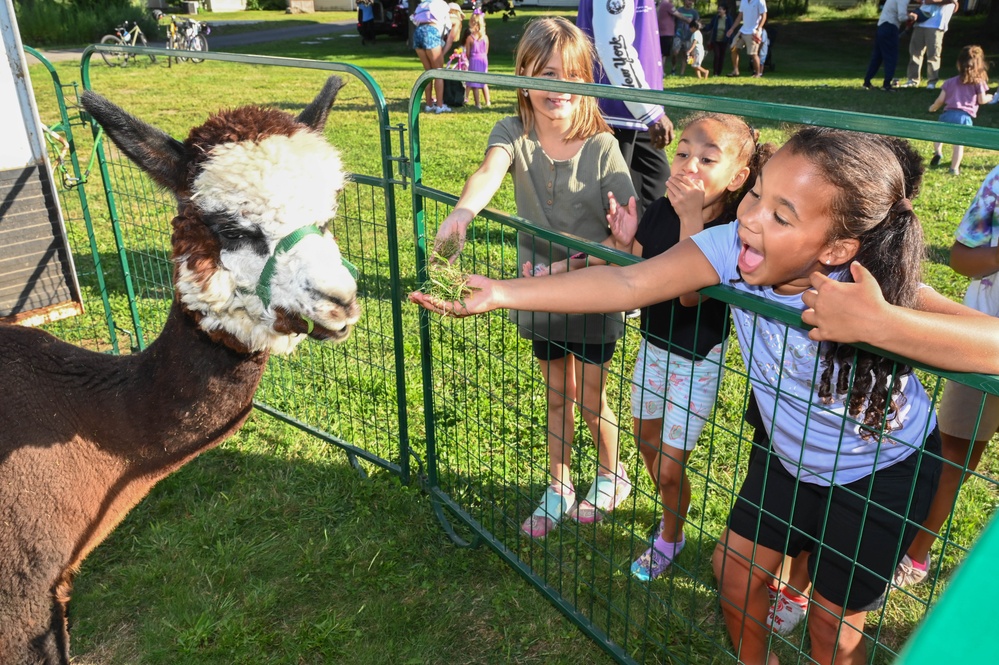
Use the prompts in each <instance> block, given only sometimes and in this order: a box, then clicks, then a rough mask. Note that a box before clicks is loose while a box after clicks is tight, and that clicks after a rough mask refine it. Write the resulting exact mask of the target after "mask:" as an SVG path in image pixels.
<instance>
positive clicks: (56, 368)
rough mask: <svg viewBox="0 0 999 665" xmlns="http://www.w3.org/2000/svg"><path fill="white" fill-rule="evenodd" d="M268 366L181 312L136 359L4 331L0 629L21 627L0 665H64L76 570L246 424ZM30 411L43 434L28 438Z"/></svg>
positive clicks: (0, 346)
mask: <svg viewBox="0 0 999 665" xmlns="http://www.w3.org/2000/svg"><path fill="white" fill-rule="evenodd" d="M29 350H33V352H31V353H30V357H31V358H32V362H31V365H30V366H29V365H27V364H26V363H24V362H23V361H21V360H20V359H22V358H25V357H26V356H28V355H29ZM266 361H267V353H266V352H258V353H237V352H235V351H232V350H230V349H228V348H227V347H225V346H222V345H219V344H215V343H213V342H211V341H210V340H209V338H208V336H207V335H206V334H205V333H204V332H202V331H201V330H200V329H198V328H197V326H196V325H195V323H194V321H193V320H192V319H191V318H190V317H189V316H186V315H185V314H184V313H183V312H182V311H181V310H180V308H179V307H178V306H177V305H176V304H174V306H173V309H172V311H171V315H170V318H169V319H168V321H167V324H166V327H165V329H164V334H163V335H162V336H161V337H160V338H159V339H157V340H156V341H155V342H153V344H151V345H150V346H149V348H148V349H147V350H146V351H144V352H143V353H140V354H136V355H132V356H121V357H119V356H110V355H106V354H100V353H93V352H90V351H85V350H83V349H79V348H76V347H74V346H72V345H69V344H66V343H65V342H62V341H60V340H58V339H56V338H55V337H52V336H51V335H48V334H47V333H44V332H40V331H37V330H31V329H26V328H19V327H15V326H0V386H4V387H7V386H20V387H21V389H20V390H18V392H17V393H16V394H7V393H8V391H7V390H6V389H0V394H2V395H3V398H2V400H0V478H2V479H3V482H2V483H0V516H2V517H0V543H6V544H8V545H10V544H13V545H14V547H13V548H9V547H7V546H6V545H5V548H6V549H8V550H11V549H12V553H11V555H7V556H3V557H0V598H4V599H5V600H4V601H2V602H0V626H17V625H23V626H25V627H26V628H27V630H26V632H24V633H22V634H16V633H13V632H9V631H6V630H5V631H3V635H2V638H0V663H16V664H18V665H19V664H20V663H22V662H23V663H32V664H34V663H62V662H66V660H65V659H67V658H68V653H67V652H66V651H65V648H64V647H65V645H67V644H68V639H67V638H66V637H65V631H66V624H65V616H66V615H65V608H66V603H67V602H68V601H69V591H70V586H71V582H72V577H73V575H74V574H75V572H76V570H77V568H78V567H79V565H80V563H81V562H82V561H83V559H84V558H85V557H86V556H87V555H88V554H89V553H90V551H91V550H92V549H93V548H94V547H96V546H97V545H98V544H99V543H100V542H101V541H102V540H104V538H105V537H106V536H107V535H108V534H109V533H110V532H111V531H112V530H113V529H114V528H115V527H116V526H117V525H118V523H119V522H120V521H121V520H122V519H123V518H124V517H125V515H126V514H127V513H128V511H130V510H131V509H132V508H133V507H135V505H136V504H137V503H138V502H139V501H140V500H141V499H142V498H143V497H144V496H145V495H146V494H147V493H148V492H149V490H150V489H151V488H152V487H153V485H155V484H156V482H158V481H159V480H160V479H162V478H164V477H166V476H167V475H169V474H170V473H172V472H173V471H175V470H176V469H178V468H180V467H181V466H182V465H183V464H185V463H187V462H188V461H190V460H191V459H193V458H194V457H195V456H196V455H198V454H199V453H201V452H203V451H205V450H208V449H209V448H212V447H214V446H216V445H218V444H219V443H220V442H221V441H223V440H224V439H226V438H227V437H228V436H230V435H231V434H232V433H234V432H235V431H236V430H237V429H238V428H239V426H240V425H242V423H243V422H244V421H245V420H246V417H247V416H248V415H249V413H250V410H251V408H252V400H253V394H254V392H255V391H256V389H257V385H258V384H259V383H260V377H261V375H262V374H263V370H264V367H265V365H266ZM39 411H41V412H42V413H44V414H46V418H45V420H44V427H41V428H31V429H29V428H26V427H24V418H25V415H26V414H31V413H37V412H39ZM21 534H27V535H29V536H30V542H22V543H17V542H16V540H17V539H18V538H19V536H20V535H21ZM43 544H44V549H43ZM40 598H48V599H50V600H51V601H52V602H49V603H39V602H38V599H40ZM24 655H26V656H27V658H28V659H27V660H23V659H22V656H24Z"/></svg>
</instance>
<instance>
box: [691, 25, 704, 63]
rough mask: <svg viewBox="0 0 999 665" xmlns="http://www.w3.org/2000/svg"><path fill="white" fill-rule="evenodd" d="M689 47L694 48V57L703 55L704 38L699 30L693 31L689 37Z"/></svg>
mask: <svg viewBox="0 0 999 665" xmlns="http://www.w3.org/2000/svg"><path fill="white" fill-rule="evenodd" d="M690 45H691V46H693V47H694V56H695V57H696V56H697V54H703V53H704V37H703V36H702V35H701V31H700V30H695V31H694V33H693V34H692V35H691V36H690Z"/></svg>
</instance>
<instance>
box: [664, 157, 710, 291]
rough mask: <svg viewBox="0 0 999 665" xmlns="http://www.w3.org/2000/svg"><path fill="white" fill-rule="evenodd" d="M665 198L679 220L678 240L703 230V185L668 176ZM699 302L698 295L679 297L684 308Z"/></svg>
mask: <svg viewBox="0 0 999 665" xmlns="http://www.w3.org/2000/svg"><path fill="white" fill-rule="evenodd" d="M666 196H667V197H669V200H670V203H671V204H673V211H674V212H676V215H677V217H679V218H680V240H681V241H682V240H686V239H687V238H689V237H690V236H692V235H697V234H698V233H700V232H701V231H703V230H704V183H703V182H702V181H700V180H691V179H690V178H688V177H686V176H683V175H674V176H670V178H669V180H667V181H666ZM700 302H701V295H700V294H699V293H696V292H694V293H685V294H683V295H682V296H680V304H681V305H683V306H684V307H696V306H697V305H698V303H700Z"/></svg>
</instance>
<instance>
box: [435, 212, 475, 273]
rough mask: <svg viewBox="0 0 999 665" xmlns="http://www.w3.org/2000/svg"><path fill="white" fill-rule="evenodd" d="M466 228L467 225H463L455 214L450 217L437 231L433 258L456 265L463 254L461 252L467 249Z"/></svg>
mask: <svg viewBox="0 0 999 665" xmlns="http://www.w3.org/2000/svg"><path fill="white" fill-rule="evenodd" d="M466 227H467V224H463V223H461V221H460V220H459V219H458V218H457V217H456V216H455V214H454V213H452V214H450V215H448V216H447V217H446V218H445V219H444V221H443V222H441V225H440V228H439V229H437V237H436V238H435V239H434V254H433V258H434V259H435V260H441V259H444V260H447V262H448V263H454V262H455V260H456V259H457V258H458V255H459V254H461V250H462V249H464V248H465V228H466Z"/></svg>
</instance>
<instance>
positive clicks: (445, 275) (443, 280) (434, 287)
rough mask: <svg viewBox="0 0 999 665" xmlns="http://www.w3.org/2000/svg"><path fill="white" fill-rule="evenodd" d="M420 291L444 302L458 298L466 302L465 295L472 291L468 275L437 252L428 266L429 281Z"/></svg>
mask: <svg viewBox="0 0 999 665" xmlns="http://www.w3.org/2000/svg"><path fill="white" fill-rule="evenodd" d="M420 291H422V292H423V293H426V294H427V295H428V296H431V297H433V298H436V299H437V300H441V301H443V302H453V301H455V300H457V301H458V302H460V303H461V304H465V297H466V296H468V295H469V294H470V293H471V292H472V290H471V289H470V288H468V276H467V275H466V274H465V273H464V272H462V271H461V269H460V268H458V266H456V265H452V264H450V263H448V262H447V259H446V258H444V257H443V256H441V255H440V254H438V253H437V252H434V260H433V261H432V262H431V263H430V265H429V266H428V268H427V281H425V282H424V283H423V286H421V287H420Z"/></svg>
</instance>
